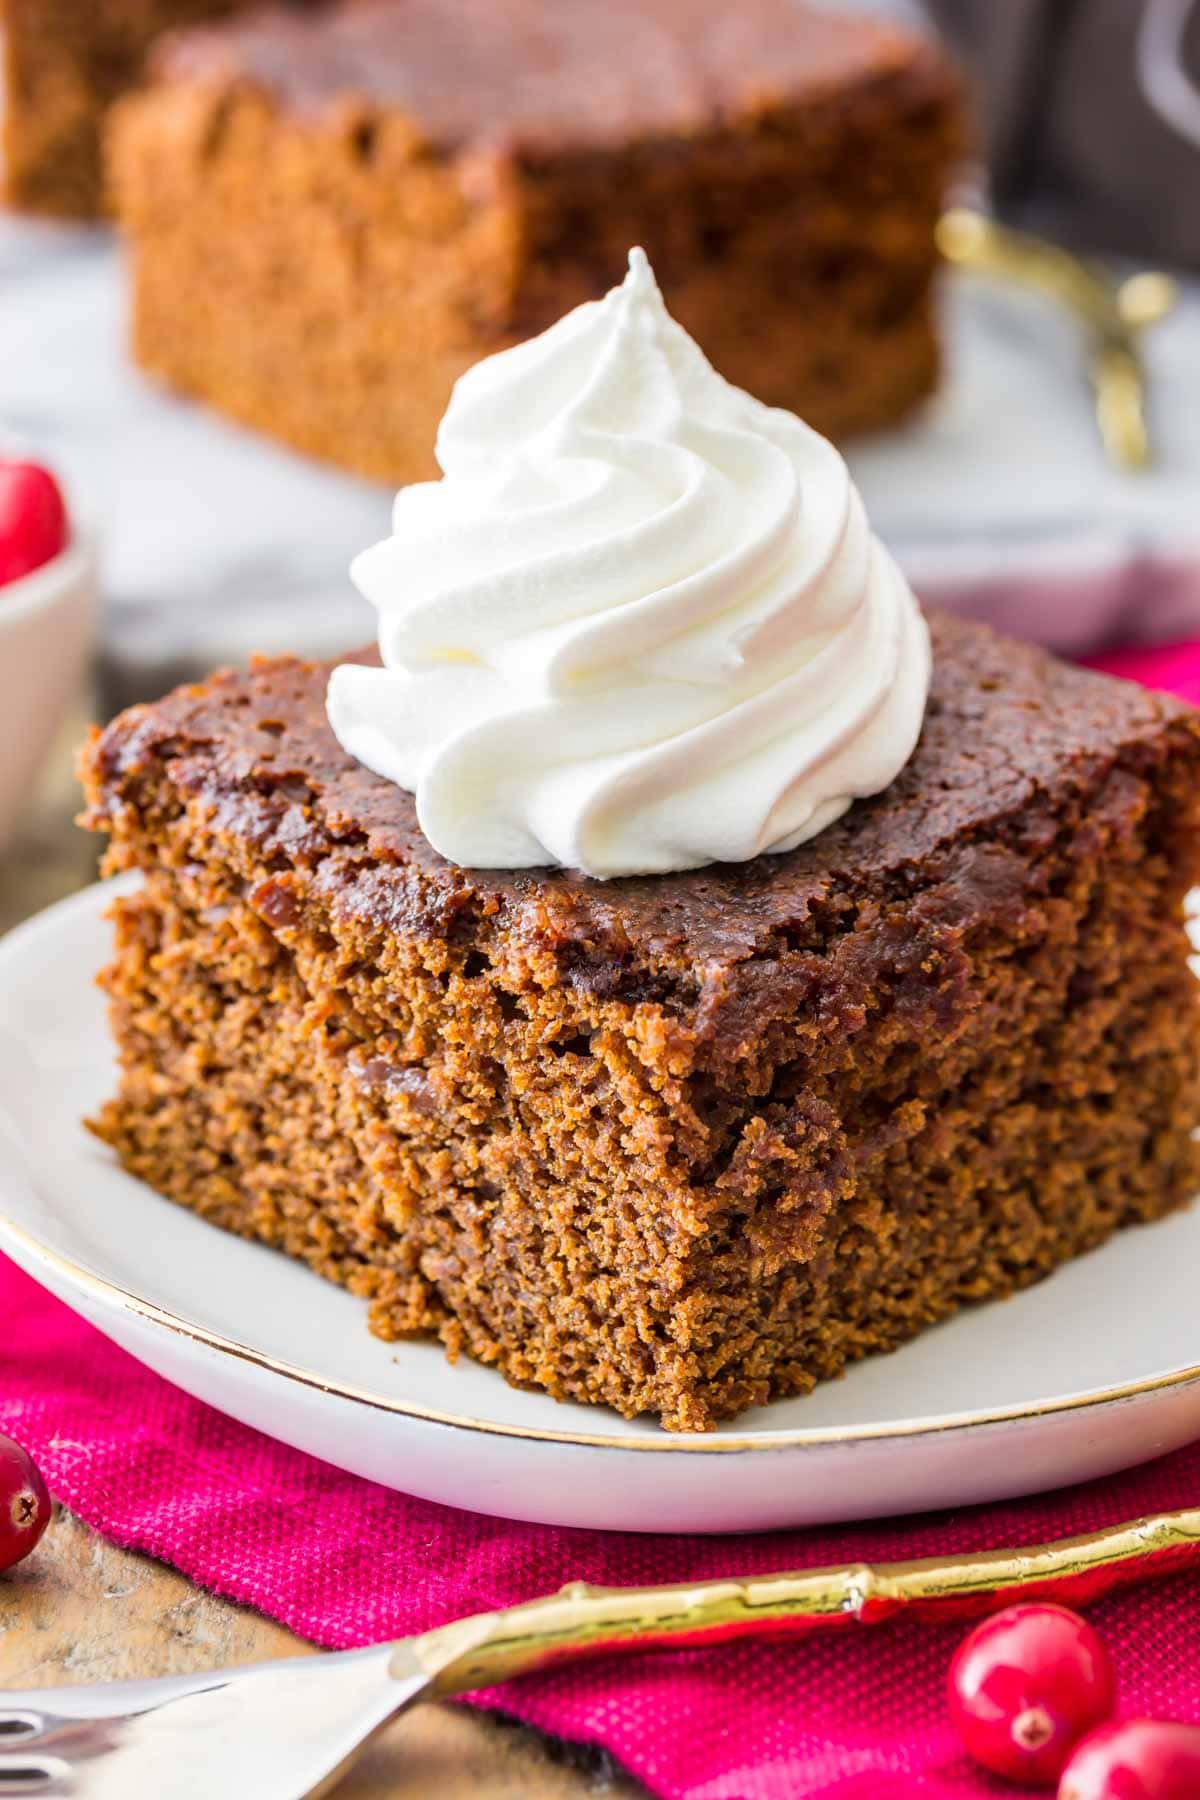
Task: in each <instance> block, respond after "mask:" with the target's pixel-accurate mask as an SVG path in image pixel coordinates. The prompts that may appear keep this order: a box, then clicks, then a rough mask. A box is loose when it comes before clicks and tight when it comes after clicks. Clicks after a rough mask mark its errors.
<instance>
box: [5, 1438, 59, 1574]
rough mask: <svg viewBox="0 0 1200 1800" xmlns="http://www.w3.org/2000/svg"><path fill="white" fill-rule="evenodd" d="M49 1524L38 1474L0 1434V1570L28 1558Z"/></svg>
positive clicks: (23, 1454)
mask: <svg viewBox="0 0 1200 1800" xmlns="http://www.w3.org/2000/svg"><path fill="white" fill-rule="evenodd" d="M49 1523H50V1495H49V1494H48V1493H47V1491H46V1484H45V1482H44V1481H43V1480H42V1476H41V1471H40V1470H39V1468H38V1466H37V1464H36V1463H35V1462H34V1460H33V1458H32V1457H31V1456H30V1455H29V1454H28V1452H27V1451H25V1450H22V1448H21V1446H20V1444H14V1442H13V1440H12V1439H11V1438H10V1437H5V1436H4V1435H3V1433H0V1569H11V1568H12V1566H13V1564H14V1563H19V1562H20V1560H21V1558H22V1557H23V1556H28V1555H29V1552H30V1551H31V1550H32V1549H33V1547H34V1545H35V1544H36V1543H37V1541H38V1539H39V1538H40V1537H41V1535H42V1533H43V1531H45V1529H46V1527H47V1525H48V1524H49Z"/></svg>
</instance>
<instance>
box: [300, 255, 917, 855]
mask: <svg viewBox="0 0 1200 1800" xmlns="http://www.w3.org/2000/svg"><path fill="white" fill-rule="evenodd" d="M437 455H438V461H439V463H440V465H441V467H442V469H443V470H444V471H445V478H444V480H442V481H434V482H425V483H421V484H419V485H416V486H413V487H407V488H404V489H403V490H402V491H401V493H400V495H399V497H398V499H397V501H396V506H395V515H394V527H393V535H392V536H391V537H390V538H388V539H387V540H386V541H385V542H384V543H381V544H377V545H376V546H375V547H374V548H373V549H370V550H367V551H366V552H365V553H364V554H363V555H361V556H359V557H358V558H357V559H356V560H355V563H354V566H353V569H352V574H353V578H354V580H355V582H356V583H357V585H358V587H359V588H360V589H361V591H362V592H363V594H364V595H365V596H366V597H367V599H368V600H370V601H371V602H373V604H374V605H375V607H376V608H377V609H378V613H379V649H380V652H381V656H382V660H383V665H384V666H383V668H382V669H371V668H364V667H361V666H357V665H344V666H342V667H339V668H337V669H335V670H334V672H333V676H332V678H331V681H330V684H329V696H328V710H329V718H330V722H331V724H332V726H333V730H334V732H335V733H336V735H337V738H338V741H339V742H340V743H341V744H342V746H343V747H344V748H345V749H346V750H347V751H348V752H349V753H350V754H351V755H352V756H354V757H356V758H357V759H358V760H359V761H360V762H363V763H365V764H366V765H367V767H368V768H370V769H373V770H375V771H376V772H377V773H378V774H380V775H384V776H386V777H388V778H389V779H390V780H392V781H395V782H398V783H399V785H400V786H401V787H404V788H408V789H410V790H411V791H412V792H413V793H414V794H415V795H416V803H417V816H418V819H419V821H420V825H421V828H422V830H423V831H424V833H425V835H426V837H427V838H428V839H429V841H430V842H431V843H432V844H433V846H434V848H435V849H437V850H439V851H440V852H441V853H442V855H443V856H445V857H447V858H449V859H450V860H451V861H453V862H457V863H461V864H465V865H467V866H471V867H476V868H520V867H528V866H532V865H539V864H549V863H558V864H561V865H563V866H564V867H570V868H576V869H581V870H583V871H585V872H586V873H587V874H589V875H595V876H616V875H630V874H641V873H650V872H655V873H657V872H665V871H667V870H671V869H690V868H696V867H698V866H700V865H702V864H704V863H709V862H744V861H746V860H748V859H749V858H750V857H753V856H757V855H758V854H759V853H760V852H763V851H783V850H790V849H792V848H794V847H795V846H796V845H797V844H800V843H802V842H803V841H804V840H805V839H806V838H810V837H812V836H814V834H815V833H817V832H818V831H820V830H822V829H823V828H824V827H825V826H826V825H829V824H830V823H831V822H832V821H833V820H834V819H836V818H838V817H839V815H840V814H842V813H844V812H845V811H846V809H847V807H848V806H849V805H850V804H851V802H852V801H853V800H854V799H856V798H857V797H859V796H862V795H866V794H873V793H877V792H878V791H879V790H880V789H881V788H884V787H886V786H887V784H888V783H889V782H890V781H891V780H892V779H893V777H894V776H895V775H896V774H897V773H898V771H899V770H900V769H901V768H902V767H903V765H904V763H905V762H906V761H907V760H908V758H909V756H910V755H911V753H912V750H913V746H914V744H915V743H916V740H917V735H918V733H919V731H920V728H921V719H922V715H923V712H924V706H925V699H926V694H927V690H928V684H929V672H930V652H929V638H928V633H927V631H926V627H925V623H924V620H923V619H922V617H921V613H920V610H919V608H918V606H917V604H916V601H915V600H914V598H913V595H912V593H911V591H910V589H909V587H908V585H907V583H906V582H905V580H904V577H903V576H902V575H901V573H900V571H899V569H898V568H897V567H896V564H895V563H894V562H893V561H892V558H891V557H890V556H889V555H888V553H887V551H886V550H885V549H884V548H883V546H882V545H881V544H880V543H879V541H878V540H877V539H876V538H875V536H874V535H873V534H872V532H871V529H870V526H869V525H868V523H867V519H866V515H865V513H864V511H863V506H862V502H861V501H860V499H859V496H858V493H857V490H856V489H855V487H854V484H853V482H852V481H851V479H850V476H849V473H848V471H847V469H846V465H845V463H844V462H843V461H842V458H841V457H840V456H839V455H838V453H837V451H836V450H835V449H834V448H833V446H832V445H831V444H828V443H827V442H826V441H825V439H824V438H821V437H819V436H818V435H817V434H816V433H815V432H814V431H811V430H809V428H808V427H807V426H806V425H803V424H802V423H801V422H800V420H799V419H797V418H794V417H793V416H792V415H791V414H790V413H787V412H782V411H779V410H777V409H775V408H772V407H768V406H763V405H761V404H760V403H759V402H758V401H756V400H753V399H751V397H750V396H749V395H748V394H745V393H743V392H742V391H741V390H740V389H738V388H735V387H732V386H731V385H730V384H729V383H728V382H727V381H725V380H723V379H722V377H721V376H719V375H718V374H717V373H716V371H715V370H714V369H713V368H712V366H711V364H710V363H709V362H708V361H707V360H706V359H705V357H704V356H703V355H702V354H701V352H700V350H699V349H698V348H697V346H696V345H695V344H694V343H693V342H692V340H691V339H690V338H689V337H688V335H687V333H686V332H685V331H683V330H682V328H681V327H680V326H679V325H677V324H676V323H675V322H674V321H673V320H672V319H671V317H670V315H669V314H668V312H667V310H666V307H665V306H664V304H663V300H662V296H661V294H660V293H659V291H658V288H657V286H656V284H655V281H654V277H653V275H652V273H651V271H650V265H649V263H648V262H647V260H646V257H645V255H644V254H643V253H642V251H640V250H634V251H633V252H632V253H631V255H630V258H629V274H628V276H627V277H626V279H625V281H624V283H623V284H622V285H621V286H620V287H618V288H614V289H613V291H612V292H611V293H610V294H608V295H607V296H606V297H605V298H604V299H603V300H600V301H594V302H591V303H589V304H587V305H585V306H580V307H578V308H577V309H576V310H575V311H574V312H572V313H569V314H568V315H567V316H566V317H565V318H564V319H561V320H560V321H559V323H558V324H557V325H554V326H552V327H551V328H550V330H549V331H546V332H544V333H543V334H542V336H540V337H538V338H534V339H532V340H531V341H529V342H527V343H523V344H520V345H518V346H517V347H516V348H514V349H510V350H505V351H502V352H501V353H500V354H498V355H496V356H492V357H490V358H489V359H488V360H487V361H485V362H482V363H479V364H478V365H476V367H474V368H472V369H471V370H469V371H468V373H467V374H465V375H464V376H463V377H462V379H461V380H460V381H459V382H458V385H457V387H456V388H455V390H454V394H453V397H452V399H451V402H450V405H449V408H448V410H447V412H446V416H445V418H444V419H443V421H442V425H441V429H440V431H439V433H438V442H437Z"/></svg>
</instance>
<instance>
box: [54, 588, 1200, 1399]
mask: <svg viewBox="0 0 1200 1800" xmlns="http://www.w3.org/2000/svg"><path fill="white" fill-rule="evenodd" d="M932 627H933V641H934V672H933V684H932V691H931V694H930V699H929V705H928V709H927V712H926V715H925V724H924V730H923V733H922V736H921V739H920V742H919V745H918V747H917V750H916V752H915V754H914V755H913V757H912V759H911V761H909V763H908V764H907V766H906V767H905V768H904V769H903V771H902V772H901V773H900V774H899V776H898V777H897V778H896V779H895V780H894V781H893V782H892V783H891V784H890V786H888V787H887V788H886V789H885V790H884V791H883V792H882V793H880V794H878V795H877V796H876V797H874V798H872V799H867V800H863V801H860V802H859V803H858V804H856V805H855V806H854V807H853V808H852V809H851V810H850V811H849V812H848V813H846V814H845V816H844V817H843V818H841V819H840V820H839V821H838V822H837V823H835V824H832V825H830V826H829V827H828V828H827V829H826V830H824V831H822V832H821V833H820V834H819V835H818V836H817V837H815V838H814V839H812V841H811V842H809V843H806V844H803V845H802V846H801V847H800V848H799V849H796V850H793V851H791V852H790V853H787V854H783V855H777V856H761V857H758V858H757V859H755V860H754V861H751V862H746V863H744V864H740V865H733V866H722V867H712V868H705V869H701V870H698V871H694V872H685V873H677V874H669V875H661V876H655V877H641V878H625V879H616V880H611V881H597V880H590V879H587V878H585V877H582V876H579V875H577V874H572V873H571V872H569V871H563V870H557V871H554V870H529V871H523V872H520V873H510V872H505V871H502V870H467V869H463V868H460V867H456V866H454V865H452V864H450V863H447V862H445V861H444V860H443V859H442V858H441V857H439V856H438V854H437V853H436V852H435V851H434V850H433V849H432V848H431V847H430V845H429V844H428V842H427V841H426V839H425V837H424V836H423V835H422V832H421V831H420V829H419V828H418V825H417V822H416V815H415V811H414V803H413V799H412V796H411V795H409V794H408V793H406V792H404V791H403V790H402V789H401V788H399V787H398V786H396V785H395V784H393V783H392V782H389V781H387V780H384V779H382V778H380V777H379V776H377V775H373V774H371V773H370V772H369V771H368V770H367V769H366V768H364V767H363V766H362V765H361V764H360V763H359V762H356V761H355V759H354V758H352V757H350V756H348V755H347V754H346V753H345V752H344V751H343V750H342V749H341V748H340V747H339V745H338V742H337V741H336V739H335V738H334V737H333V735H332V733H331V730H330V727H329V724H328V723H327V719H326V712H325V689H326V680H327V675H328V670H327V669H326V668H324V667H321V666H318V665H314V664H311V663H305V662H300V661H294V660H276V661H263V662H260V663H259V664H257V665H256V666H255V667H254V668H253V669H252V670H251V671H250V672H248V673H234V672H225V673H222V674H218V675H216V676H214V677H213V678H212V679H211V680H210V681H208V682H206V683H204V684H202V685H200V686H195V687H188V688H182V689H180V690H179V691H178V692H176V693H175V694H173V695H171V696H170V697H168V698H167V699H165V700H163V701H161V702H159V703H157V704H155V705H151V706H144V707H135V708H134V709H133V710H132V711H129V712H127V713H125V714H124V715H123V716H122V717H120V718H119V719H117V720H116V721H115V722H114V723H113V724H111V725H110V726H109V727H108V728H107V730H105V731H104V732H102V733H99V734H97V735H96V736H95V738H94V740H93V742H92V743H91V745H90V748H89V749H88V750H87V752H86V755H85V759H84V777H85V781H86V786H87V792H88V798H89V803H90V814H89V822H90V824H91V825H92V826H94V827H95V828H96V829H98V830H101V831H105V832H107V833H109V834H110V838H111V842H110V847H109V850H108V859H107V860H108V867H109V868H110V869H111V870H118V869H129V868H140V869H141V870H143V871H144V876H145V879H144V885H143V886H142V888H141V890H140V892H138V893H137V894H136V895H133V896H131V897H125V898H122V899H119V900H118V901H117V902H116V905H115V909H114V910H115V917H116V925H117V953H116V958H115V961H114V962H113V964H112V967H111V968H110V969H109V971H108V974H107V977H106V981H107V986H108V990H109V993H110V995H111V1003H112V1018H113V1024H114V1029H115V1032H116V1038H117V1042H118V1045H119V1050H120V1063H121V1077H120V1091H119V1094H118V1096H117V1097H116V1098H115V1099H114V1100H113V1101H112V1103H111V1104H110V1105H108V1106H107V1107H106V1109H105V1110H104V1112H103V1114H102V1115H101V1117H100V1119H99V1120H98V1121H97V1124H96V1129H97V1130H98V1131H99V1133H100V1135H101V1136H102V1137H103V1138H104V1139H106V1140H107V1141H108V1143H110V1144H111V1145H112V1146H114V1148H115V1149H116V1151H117V1152H118V1154H119V1155H120V1157H121V1159H122V1161H123V1162H124V1164H125V1166H126V1167H127V1168H128V1169H129V1170H131V1171H132V1172H133V1173H134V1174H135V1175H138V1176H141V1177H143V1178H144V1179H145V1180H146V1181H148V1182H150V1183H151V1184H152V1185H153V1186H154V1187H156V1188H157V1189H159V1190H160V1191H161V1192H162V1193H164V1194H166V1195H169V1196H170V1197H171V1198H172V1199H174V1200H176V1201H178V1202H179V1203H180V1204H182V1205H184V1206H187V1207H190V1208H193V1209H194V1210H195V1211H197V1212H198V1213H200V1214H201V1215H202V1216H203V1217H205V1218H206V1219H209V1220H211V1221H212V1222H213V1223H214V1224H216V1225H219V1226H223V1227H225V1228H226V1229H228V1230H230V1231H234V1232H239V1233H242V1234H245V1235H246V1236H249V1237H254V1238H257V1239H260V1240H261V1241H263V1242H264V1243H267V1244H272V1245H276V1246H278V1247H279V1248H280V1249H281V1250H285V1251H287V1252H288V1253H289V1254H291V1255H293V1256H296V1257H301V1258H303V1259H304V1260H305V1261H307V1262H308V1263H309V1264H311V1266H312V1267H313V1268H314V1269H317V1270H319V1271H320V1272H321V1273H322V1274H324V1275H327V1276H329V1277H332V1278H333V1279H334V1280H337V1281H339V1282H343V1283H345V1284H346V1285H347V1286H348V1287H349V1288H350V1289H351V1290H352V1291H353V1292H354V1293H356V1294H360V1295H363V1296H365V1297H366V1298H367V1299H368V1300H369V1301H370V1320H371V1324H372V1326H373V1328H374V1330H375V1331H377V1332H378V1333H380V1334H381V1335H383V1336H384V1337H386V1338H396V1337H401V1336H404V1335H407V1334H413V1333H436V1334H437V1335H438V1336H440V1337H441V1339H442V1341H443V1342H444V1344H445V1345H446V1347H447V1348H448V1350H449V1351H450V1352H451V1353H452V1354H453V1353H456V1352H459V1351H465V1352H468V1353H469V1354H470V1355H471V1356H473V1357H477V1358H479V1359H481V1360H482V1361H484V1362H486V1363H490V1364H494V1365H495V1366H496V1367H497V1368H498V1369H499V1370H500V1371H502V1373H503V1374H504V1375H505V1376H507V1377H508V1379H509V1380H510V1381H513V1382H516V1383H520V1384H530V1385H535V1386H538V1387H541V1388H545V1389H547V1390H548V1391H549V1392H550V1393H552V1394H554V1395H557V1396H569V1397H573V1398H575V1399H580V1400H587V1401H599V1402H604V1403H605V1404H607V1405H609V1406H612V1407H615V1408H617V1409H618V1410H619V1411H620V1412H622V1413H624V1414H627V1415H634V1414H641V1413H648V1414H652V1415H656V1416H657V1417H659V1418H660V1419H661V1420H662V1422H663V1424H664V1425H665V1426H667V1427H668V1428H670V1429H672V1430H703V1429H707V1428H709V1427H711V1426H712V1425H713V1424H714V1423H715V1422H717V1421H719V1420H721V1419H726V1418H729V1417H732V1416H733V1415H734V1414H736V1413H738V1412H740V1411H741V1410H742V1409H744V1408H746V1407H749V1406H753V1405H755V1404H756V1403H759V1402H762V1401H765V1400H768V1399H770V1398H771V1397H772V1396H777V1395H786V1394H796V1393H800V1392H802V1391H804V1390H806V1389H808V1388H809V1387H811V1386H812V1384H813V1383H814V1382H816V1381H818V1380H821V1379H824V1378H826V1377H828V1376H833V1375H836V1374H837V1373H838V1372H839V1371H840V1370H841V1369H843V1368H844V1367H845V1366H846V1364H847V1363H849V1362H851V1361H853V1360H854V1359H855V1358H858V1357H861V1356H864V1355H866V1354H867V1353H868V1352H872V1351H880V1350H887V1349H890V1348H891V1347H893V1346H895V1345H898V1344H900V1343H902V1342H903V1341H904V1340H905V1339H907V1338H909V1337H911V1336H912V1335H913V1334H914V1333H916V1332H918V1331H920V1330H922V1329H923V1328H924V1327H925V1326H927V1325H930V1324H932V1323H933V1322H934V1321H935V1320H938V1319H942V1318H944V1317H945V1316H946V1315H947V1314H949V1313H952V1312H953V1311H954V1310H955V1309H956V1308H958V1307H960V1306H962V1305H963V1304H965V1303H966V1302H970V1301H979V1300H985V1299H988V1298H990V1297H993V1296H996V1295H1001V1294H1007V1293H1009V1292H1010V1291H1011V1290H1013V1289H1015V1288H1019V1287H1021V1286H1023V1285H1024V1284H1026V1283H1028V1282H1032V1281H1035V1280H1037V1279H1038V1278H1039V1277H1041V1276H1044V1275H1046V1274H1047V1273H1048V1272H1049V1271H1050V1270H1052V1269H1054V1268H1055V1267H1056V1266H1057V1265H1058V1264H1060V1263H1062V1262H1063V1261H1064V1260H1066V1259H1067V1258H1069V1257H1073V1256H1076V1255H1078V1254H1079V1253H1080V1252H1082V1251H1085V1250H1088V1249H1090V1248H1091V1247H1092V1246H1094V1245H1096V1244H1099V1243H1101V1242H1102V1241H1103V1240H1104V1239H1106V1238H1107V1237H1108V1236H1109V1235H1110V1234H1111V1233H1112V1232H1114V1231H1115V1230H1116V1229H1117V1228H1118V1227H1120V1226H1125V1225H1129V1224H1131V1223H1132V1222H1134V1221H1138V1220H1149V1219H1154V1218H1156V1217H1158V1216H1159V1215H1160V1214H1164V1213H1166V1212H1169V1211H1170V1210H1171V1209H1172V1208H1174V1207H1178V1206H1180V1205H1181V1204H1183V1203H1184V1202H1185V1201H1186V1200H1187V1199H1188V1198H1189V1196H1190V1195H1191V1194H1192V1193H1193V1191H1194V1189H1195V1187H1196V1182H1197V1150H1196V1145H1195V1144H1194V1142H1193V1136H1192V1129H1193V1126H1194V1125H1195V1124H1196V1122H1197V1118H1198V1117H1200V1091H1198V1062H1200V1054H1198V1053H1200V1032H1198V1015H1197V1008H1196V998H1195V993H1194V978H1193V976H1192V975H1191V974H1190V972H1189V970H1188V967H1187V961H1186V957H1187V943H1186V940H1185V936H1184V927H1183V918H1182V902H1183V897H1184V893H1185V890H1187V889H1188V887H1189V886H1190V885H1191V884H1193V883H1195V882H1196V881H1197V880H1200V723H1198V720H1200V715H1197V714H1195V713H1193V712H1192V711H1191V710H1189V709H1188V708H1186V707H1185V706H1183V705H1182V704H1179V703H1177V702H1175V701H1173V700H1170V699H1166V698H1163V697H1161V696H1157V695H1154V694H1151V693H1147V692H1144V691H1142V690H1140V689H1138V688H1135V687H1133V686H1131V685H1127V684H1125V683H1121V682H1117V681H1113V680H1111V679H1108V678H1106V677H1102V676H1096V675H1093V674H1089V673H1086V672H1083V671H1081V670H1078V669H1074V668H1069V667H1066V666H1064V665H1063V664H1061V663H1059V662H1057V661H1055V660H1054V659H1052V658H1051V657H1049V656H1047V655H1045V654H1043V653H1041V652H1039V651H1037V650H1035V649H1031V648H1027V647H1023V646H1018V645H1016V644H1014V643H1009V642H1006V641H1004V640H1003V639H1000V638H998V637H996V636H994V635H992V634H991V633H990V632H989V631H988V630H986V629H985V628H983V627H979V626H974V625H969V624H964V623H956V622H954V621H952V620H950V619H948V618H934V620H933V621H932ZM364 660H366V659H364Z"/></svg>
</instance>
